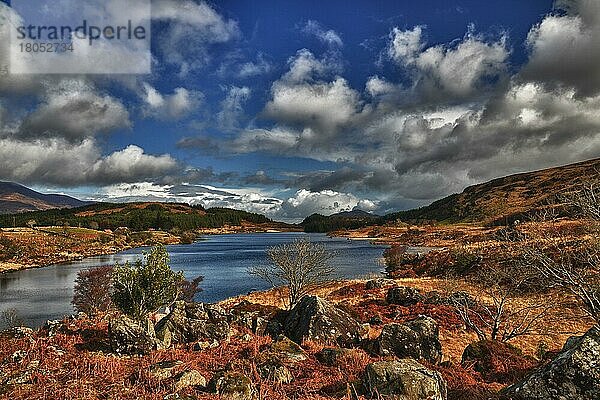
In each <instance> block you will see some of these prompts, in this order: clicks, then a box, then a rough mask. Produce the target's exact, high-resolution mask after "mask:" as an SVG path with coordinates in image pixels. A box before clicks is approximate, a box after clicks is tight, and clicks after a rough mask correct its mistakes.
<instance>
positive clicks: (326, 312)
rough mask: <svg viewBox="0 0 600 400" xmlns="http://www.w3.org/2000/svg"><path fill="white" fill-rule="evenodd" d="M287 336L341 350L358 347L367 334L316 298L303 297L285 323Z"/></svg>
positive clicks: (338, 310) (346, 315)
mask: <svg viewBox="0 0 600 400" xmlns="http://www.w3.org/2000/svg"><path fill="white" fill-rule="evenodd" d="M284 331H285V334H286V336H288V337H289V338H290V339H292V340H293V341H294V342H296V343H301V342H302V341H303V340H314V341H321V342H333V343H337V344H338V345H340V346H352V345H355V344H358V343H359V342H360V340H361V338H362V337H363V336H364V335H365V333H366V331H365V329H364V327H363V326H362V325H360V324H359V323H358V322H357V321H356V320H355V319H354V318H352V317H351V316H350V315H349V314H348V313H346V312H345V311H343V310H341V309H339V308H337V307H335V306H334V305H333V304H332V303H330V302H328V301H326V300H323V299H321V298H320V297H318V296H304V297H303V298H302V300H300V302H299V303H298V304H296V306H295V307H294V308H293V309H292V310H291V311H290V314H289V315H288V317H287V319H286V320H285V323H284Z"/></svg>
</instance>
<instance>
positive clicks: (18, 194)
mask: <svg viewBox="0 0 600 400" xmlns="http://www.w3.org/2000/svg"><path fill="white" fill-rule="evenodd" d="M87 204H90V202H84V201H81V200H77V199H75V198H73V197H69V196H65V195H60V194H42V193H39V192H36V191H35V190H31V189H29V188H27V187H25V186H22V185H19V184H16V183H12V182H0V214H12V213H21V212H27V211H38V210H51V209H55V208H71V207H81V206H85V205H87Z"/></svg>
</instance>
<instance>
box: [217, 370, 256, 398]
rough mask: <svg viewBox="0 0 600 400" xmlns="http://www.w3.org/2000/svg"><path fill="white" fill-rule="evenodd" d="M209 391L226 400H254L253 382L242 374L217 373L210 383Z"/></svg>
mask: <svg viewBox="0 0 600 400" xmlns="http://www.w3.org/2000/svg"><path fill="white" fill-rule="evenodd" d="M208 391H209V392H211V393H215V394H218V395H219V396H220V398H222V399H224V400H252V399H254V386H253V385H252V381H251V380H250V378H248V377H247V376H246V375H244V374H242V373H240V372H233V371H220V372H217V373H216V374H215V375H214V376H213V377H212V379H211V380H210V382H209V383H208Z"/></svg>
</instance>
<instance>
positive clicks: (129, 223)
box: [0, 202, 273, 231]
mask: <svg viewBox="0 0 600 400" xmlns="http://www.w3.org/2000/svg"><path fill="white" fill-rule="evenodd" d="M31 220H33V221H35V224H36V225H39V226H63V225H68V226H80V227H86V228H92V229H111V230H114V229H117V228H123V227H125V228H129V229H131V230H133V231H146V230H149V229H160V230H164V231H167V230H173V229H178V230H181V231H187V230H197V229H203V228H220V227H223V226H226V225H229V226H241V225H242V224H244V223H250V224H266V223H273V222H272V221H271V220H270V219H268V218H267V217H265V216H263V215H260V214H254V213H248V212H245V211H239V210H232V209H227V208H211V209H207V210H206V209H204V208H203V207H202V206H199V205H198V206H190V205H188V204H179V203H148V202H142V203H125V204H113V203H96V204H92V205H88V206H84V207H76V208H70V209H64V208H63V209H52V210H44V211H33V212H26V213H19V214H12V215H0V227H3V228H7V227H12V226H13V224H14V225H15V226H17V227H24V226H27V225H28V222H29V221H31Z"/></svg>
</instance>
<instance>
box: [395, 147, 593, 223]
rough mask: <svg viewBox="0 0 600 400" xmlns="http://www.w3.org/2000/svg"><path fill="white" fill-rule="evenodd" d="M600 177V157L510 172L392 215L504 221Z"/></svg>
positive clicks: (455, 220)
mask: <svg viewBox="0 0 600 400" xmlns="http://www.w3.org/2000/svg"><path fill="white" fill-rule="evenodd" d="M599 177H600V158H597V159H593V160H589V161H584V162H580V163H576V164H570V165H566V166H561V167H555V168H549V169H544V170H540V171H534V172H526V173H521V174H516V175H510V176H506V177H503V178H498V179H494V180H492V181H489V182H486V183H482V184H478V185H473V186H469V187H468V188H466V189H465V190H464V191H463V192H462V193H460V194H453V195H451V196H448V197H445V198H443V199H441V200H438V201H436V202H434V203H432V204H431V205H429V206H426V207H423V208H420V209H417V210H410V211H402V212H399V213H396V214H392V215H390V216H388V217H391V218H393V219H401V220H404V221H428V220H433V221H439V222H485V223H491V224H494V223H501V222H507V221H511V220H514V219H519V218H522V217H523V216H524V215H525V214H527V213H529V212H531V211H535V210H537V209H542V208H545V207H548V206H549V204H550V203H552V202H553V201H554V200H555V199H556V195H557V194H559V193H565V192H569V191H572V190H575V189H577V188H578V187H579V186H580V185H581V184H582V183H584V182H586V181H597V180H598V178H599Z"/></svg>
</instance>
